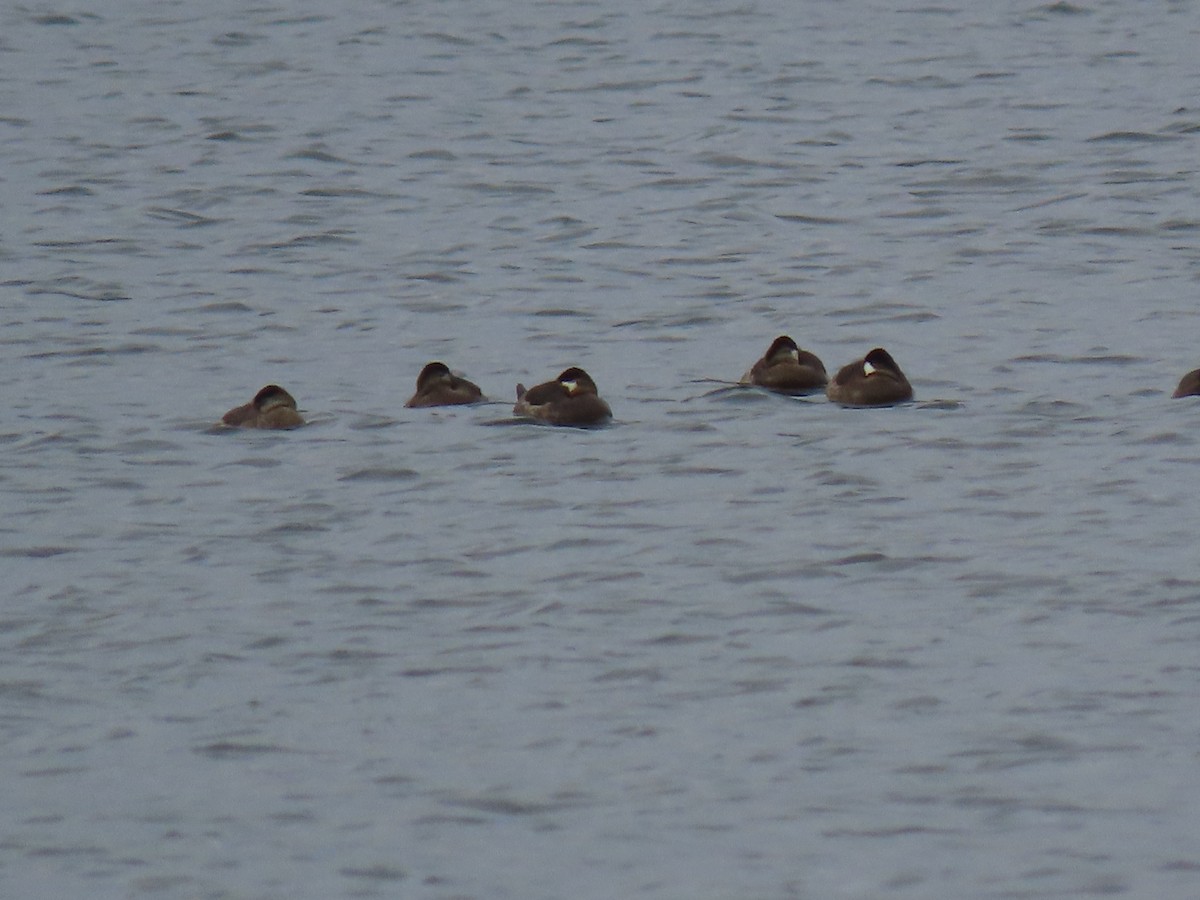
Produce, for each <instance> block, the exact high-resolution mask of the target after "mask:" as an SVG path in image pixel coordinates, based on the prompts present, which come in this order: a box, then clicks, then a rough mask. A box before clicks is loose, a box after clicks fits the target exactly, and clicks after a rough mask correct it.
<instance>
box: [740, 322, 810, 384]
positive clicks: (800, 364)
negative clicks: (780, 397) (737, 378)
mask: <svg viewBox="0 0 1200 900" xmlns="http://www.w3.org/2000/svg"><path fill="white" fill-rule="evenodd" d="M828 380H829V379H828V377H827V376H826V375H825V364H824V363H822V362H821V360H819V359H817V357H816V355H815V354H813V353H809V352H808V351H807V350H801V349H800V348H799V347H797V346H796V342H795V341H793V340H792V339H791V338H790V337H788V336H787V335H786V334H784V335H780V336H779V337H777V338H775V342H774V343H773V344H771V346H770V347H769V348H768V349H767V352H766V353H765V354H763V358H762V359H760V360H759V361H758V362H756V363H755V364H754V365H753V366H752V367H751V368H750V371H749V372H747V373H746V374H745V375H743V376H742V382H741V383H742V384H756V385H758V386H759V387H765V388H767V389H768V390H771V391H776V392H778V393H780V394H806V393H808V392H809V391H815V390H819V389H820V388H823V387H825V382H826V381H828Z"/></svg>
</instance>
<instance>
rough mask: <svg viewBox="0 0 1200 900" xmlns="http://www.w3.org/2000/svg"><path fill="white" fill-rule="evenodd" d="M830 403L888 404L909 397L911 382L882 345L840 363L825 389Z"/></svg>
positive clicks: (855, 404)
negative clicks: (847, 362)
mask: <svg viewBox="0 0 1200 900" xmlns="http://www.w3.org/2000/svg"><path fill="white" fill-rule="evenodd" d="M825 394H826V396H828V397H829V399H830V400H832V401H833V402H834V403H842V404H844V405H846V406H889V405H891V404H893V403H902V402H903V401H905V400H911V399H912V395H913V389H912V385H911V384H909V383H908V379H907V378H905V377H904V373H903V372H901V371H900V367H899V366H898V365H896V361H895V360H894V359H892V357H891V355H890V354H889V353H888V352H887V351H886V350H884V349H883V348H882V347H876V348H875V349H874V350H872V351H871V352H870V353H868V354H867V355H866V356H864V357H863V358H862V359H860V360H858V361H857V362H852V363H850V365H848V366H842V368H841V369H839V370H838V373H837V374H836V375H835V376H833V380H832V381H831V382H829V387H827V388H826V389H825Z"/></svg>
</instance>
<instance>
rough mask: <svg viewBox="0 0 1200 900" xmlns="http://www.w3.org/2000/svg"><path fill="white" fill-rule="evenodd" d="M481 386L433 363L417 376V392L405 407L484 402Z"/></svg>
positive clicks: (442, 365) (441, 364) (443, 364)
mask: <svg viewBox="0 0 1200 900" xmlns="http://www.w3.org/2000/svg"><path fill="white" fill-rule="evenodd" d="M483 399H484V397H483V391H481V390H480V389H479V385H477V384H473V383H472V382H470V381H467V379H465V378H459V377H458V376H457V375H455V374H454V373H452V372H451V371H450V369H449V368H448V367H447V366H446V364H445V363H440V362H431V363H429V364H428V365H427V366H425V368H423V369H422V370H421V374H420V375H418V376H417V392H416V393H415V394H413V395H412V397H410V398H409V400H408V402H407V403H405V404H404V405H405V406H406V407H408V408H409V409H417V408H422V407H427V406H461V405H463V404H466V403H478V402H480V401H481V400H483Z"/></svg>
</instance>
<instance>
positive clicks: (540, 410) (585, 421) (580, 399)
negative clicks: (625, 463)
mask: <svg viewBox="0 0 1200 900" xmlns="http://www.w3.org/2000/svg"><path fill="white" fill-rule="evenodd" d="M513 414H514V415H518V416H525V417H527V418H531V419H538V420H539V421H542V422H548V423H549V424H551V425H597V424H599V423H601V422H604V421H607V420H608V419H611V418H612V409H610V408H609V405H608V404H607V403H605V402H604V400H602V399H601V397H600V394H599V392H598V391H597V390H596V382H594V381H592V378H591V376H590V375H588V373H587V372H585V371H583V369H580V368H579V367H578V366H572V367H571V368H569V369H566V370H565V371H564V372H563V373H562V374H561V375H559V376H558V378H556V379H555V380H554V381H547V382H546V383H545V384H539V385H536V386H534V387H531V388H529V389H528V390H526V389H525V385H523V384H518V385H517V402H516V404H515V405H514V406H513Z"/></svg>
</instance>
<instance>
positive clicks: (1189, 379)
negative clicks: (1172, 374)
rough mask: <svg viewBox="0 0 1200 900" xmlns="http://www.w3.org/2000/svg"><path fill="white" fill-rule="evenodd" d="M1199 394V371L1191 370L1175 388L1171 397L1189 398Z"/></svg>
mask: <svg viewBox="0 0 1200 900" xmlns="http://www.w3.org/2000/svg"><path fill="white" fill-rule="evenodd" d="M1196 394H1200V369H1193V370H1192V371H1190V372H1188V373H1187V374H1186V375H1184V376H1183V378H1182V379H1181V380H1180V382H1179V387H1177V388H1175V393H1173V394H1172V395H1171V396H1172V397H1191V396H1194V395H1196Z"/></svg>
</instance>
